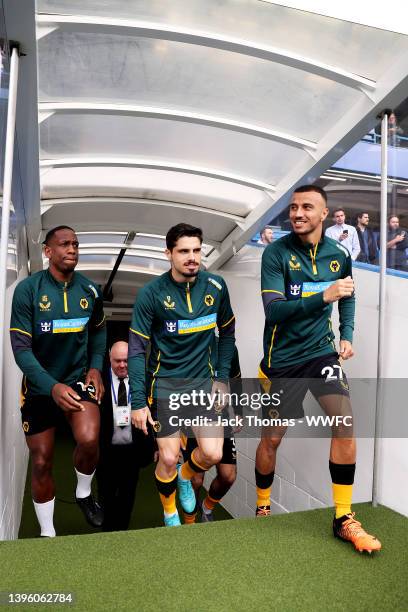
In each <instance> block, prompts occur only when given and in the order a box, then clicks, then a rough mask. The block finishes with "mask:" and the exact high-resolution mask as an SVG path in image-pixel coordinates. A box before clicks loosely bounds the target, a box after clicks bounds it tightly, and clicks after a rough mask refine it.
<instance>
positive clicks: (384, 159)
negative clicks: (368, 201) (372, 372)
mask: <svg viewBox="0 0 408 612" xmlns="http://www.w3.org/2000/svg"><path fill="white" fill-rule="evenodd" d="M388 117H389V111H384V113H383V114H382V121H381V207H380V210H381V217H380V288H379V301H378V305H379V309H378V354H377V392H376V402H375V434H374V435H375V437H374V465H373V491H372V500H373V506H374V507H376V506H377V505H378V495H379V468H380V454H381V426H382V418H383V403H384V389H383V377H384V338H385V317H386V301H385V298H386V280H387V200H388Z"/></svg>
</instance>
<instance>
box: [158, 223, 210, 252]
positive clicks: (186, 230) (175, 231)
mask: <svg viewBox="0 0 408 612" xmlns="http://www.w3.org/2000/svg"><path fill="white" fill-rule="evenodd" d="M183 236H188V237H189V238H198V239H199V241H200V244H202V243H203V232H202V230H201V229H200V228H199V227H194V225H189V224H188V223H178V224H177V225H174V226H173V227H171V228H170V229H169V231H168V232H167V235H166V246H167V248H168V250H169V251H172V250H173V249H174V247H175V246H176V244H177V240H179V238H182V237H183Z"/></svg>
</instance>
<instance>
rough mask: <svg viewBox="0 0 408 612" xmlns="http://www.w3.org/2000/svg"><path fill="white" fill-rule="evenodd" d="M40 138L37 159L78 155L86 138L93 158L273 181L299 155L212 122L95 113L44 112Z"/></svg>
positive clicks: (297, 152) (290, 148) (297, 150)
mask: <svg viewBox="0 0 408 612" xmlns="http://www.w3.org/2000/svg"><path fill="white" fill-rule="evenodd" d="M106 134H109V135H110V137H109V138H106ZM40 142H41V157H42V159H58V158H61V157H64V158H69V157H80V156H81V155H83V154H84V142H86V153H87V155H89V156H92V157H98V156H101V157H106V156H108V157H112V156H116V157H120V158H123V157H129V158H132V159H133V158H136V159H137V158H139V159H143V158H146V157H147V158H149V159H152V160H155V159H157V161H158V162H160V161H161V162H163V163H165V162H166V161H169V160H171V161H172V162H173V163H176V164H177V163H178V164H180V165H182V166H186V165H188V164H190V163H191V160H194V165H196V166H197V165H198V166H203V167H206V168H212V169H213V170H214V171H218V172H222V173H228V174H231V173H234V174H238V175H240V176H248V177H252V178H253V179H254V180H257V181H264V182H267V183H272V184H274V183H275V182H276V181H278V180H279V178H280V177H281V176H282V175H283V174H284V173H286V172H287V171H288V170H289V169H290V168H291V167H293V165H294V164H296V163H298V162H299V161H300V160H301V156H302V150H299V149H297V148H294V147H290V146H285V145H283V144H281V143H277V142H274V141H270V140H267V139H265V138H257V137H254V136H250V135H247V134H239V133H237V132H235V133H234V132H232V131H226V130H220V129H218V128H214V127H212V128H211V127H208V126H204V125H192V124H188V123H179V122H177V121H170V120H163V119H150V118H142V117H132V116H125V115H119V116H115V115H108V114H102V115H99V114H97V113H95V114H92V115H88V114H86V115H85V114H84V115H80V114H74V115H72V114H56V115H53V116H52V117H49V118H48V119H46V120H45V121H44V122H43V123H41V130H40ZM158 142H160V147H158V146H157V143H158ZM180 143H182V146H180Z"/></svg>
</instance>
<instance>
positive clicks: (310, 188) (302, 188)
mask: <svg viewBox="0 0 408 612" xmlns="http://www.w3.org/2000/svg"><path fill="white" fill-rule="evenodd" d="M309 191H315V192H316V193H320V195H321V196H322V198H323V200H324V201H325V203H326V204H327V193H326V192H325V190H324V189H322V187H319V186H318V185H300V187H296V189H295V191H294V192H293V193H307V192H309Z"/></svg>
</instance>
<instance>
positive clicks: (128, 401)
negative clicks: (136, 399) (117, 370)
mask: <svg viewBox="0 0 408 612" xmlns="http://www.w3.org/2000/svg"><path fill="white" fill-rule="evenodd" d="M110 380H111V389H112V395H113V401H114V403H115V405H116V406H117V405H118V398H117V395H116V391H115V386H114V384H113V379H112V370H110ZM123 382H125V381H123ZM131 397H132V396H131V393H130V385H129V390H128V394H127V403H128V405H129V404H130V398H131Z"/></svg>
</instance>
